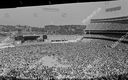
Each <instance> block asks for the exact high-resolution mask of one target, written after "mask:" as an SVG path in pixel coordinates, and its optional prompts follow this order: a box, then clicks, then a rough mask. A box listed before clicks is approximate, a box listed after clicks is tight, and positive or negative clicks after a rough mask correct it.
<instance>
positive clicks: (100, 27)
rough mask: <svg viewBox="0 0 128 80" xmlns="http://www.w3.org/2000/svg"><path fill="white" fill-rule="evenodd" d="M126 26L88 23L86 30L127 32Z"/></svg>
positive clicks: (108, 23)
mask: <svg viewBox="0 0 128 80" xmlns="http://www.w3.org/2000/svg"><path fill="white" fill-rule="evenodd" d="M127 26H128V24H127V23H126V24H121V23H110V22H101V23H90V24H89V25H87V28H86V29H87V30H128V27H127Z"/></svg>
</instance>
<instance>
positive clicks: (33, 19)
mask: <svg viewBox="0 0 128 80" xmlns="http://www.w3.org/2000/svg"><path fill="white" fill-rule="evenodd" d="M127 4H128V0H120V1H112V2H88V3H87V2H86V3H70V4H57V5H44V6H34V7H18V8H12V9H0V24H1V25H19V24H20V25H29V26H34V27H44V25H52V24H53V25H72V24H74V25H75V24H76V25H79V24H88V23H89V21H90V19H93V18H94V19H98V18H99V19H100V18H105V17H117V16H122V15H127V14H128V13H127V12H128V9H127ZM120 5H121V10H120V11H115V12H114V11H113V12H105V9H106V8H109V7H112V6H113V7H116V6H120Z"/></svg>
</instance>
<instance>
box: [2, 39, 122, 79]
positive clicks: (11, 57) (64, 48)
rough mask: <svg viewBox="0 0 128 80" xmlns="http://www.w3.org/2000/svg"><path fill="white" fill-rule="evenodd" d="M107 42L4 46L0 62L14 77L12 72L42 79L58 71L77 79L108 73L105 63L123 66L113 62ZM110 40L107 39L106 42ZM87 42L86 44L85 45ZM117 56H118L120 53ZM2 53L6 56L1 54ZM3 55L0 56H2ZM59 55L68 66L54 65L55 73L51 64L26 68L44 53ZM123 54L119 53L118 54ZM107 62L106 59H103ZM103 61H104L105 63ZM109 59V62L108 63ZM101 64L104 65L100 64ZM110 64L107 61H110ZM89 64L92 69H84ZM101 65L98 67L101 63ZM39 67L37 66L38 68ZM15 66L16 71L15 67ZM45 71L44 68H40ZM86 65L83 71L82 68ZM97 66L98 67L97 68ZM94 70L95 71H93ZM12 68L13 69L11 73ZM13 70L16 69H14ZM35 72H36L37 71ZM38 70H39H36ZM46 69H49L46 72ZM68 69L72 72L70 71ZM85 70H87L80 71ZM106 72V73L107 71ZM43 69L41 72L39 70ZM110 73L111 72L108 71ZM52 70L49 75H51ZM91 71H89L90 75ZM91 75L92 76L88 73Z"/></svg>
mask: <svg viewBox="0 0 128 80" xmlns="http://www.w3.org/2000/svg"><path fill="white" fill-rule="evenodd" d="M106 42H107V41H104V42H102V44H101V41H100V40H99V41H95V40H94V41H91V42H89V43H86V44H83V43H82V42H81V43H80V42H79V43H57V44H42V45H41V44H40V45H39V44H38V45H31V46H19V47H14V48H6V49H4V50H2V51H1V53H0V54H1V64H3V66H4V67H7V68H10V69H11V71H10V72H8V75H10V76H12V75H14V76H16V74H15V73H19V74H23V75H25V76H26V77H27V76H28V77H30V78H37V77H39V76H40V77H41V76H42V75H40V74H44V75H43V77H44V76H45V77H46V78H47V77H48V76H51V77H52V78H56V77H55V76H58V75H60V74H62V75H67V76H69V74H70V76H72V77H73V76H76V77H77V78H79V77H81V76H83V75H86V77H87V78H88V77H93V78H94V77H97V75H96V74H97V72H95V71H99V73H104V74H106V73H108V72H109V69H108V68H107V67H106V66H108V67H109V66H110V68H111V69H114V68H112V66H115V65H116V66H117V65H118V67H116V66H115V68H119V70H121V69H120V68H123V66H121V65H120V64H118V63H116V62H115V60H114V59H116V60H117V58H116V57H115V55H117V54H112V53H117V52H114V51H108V49H107V48H106V46H105V44H104V43H106ZM109 44H111V42H109V41H108V45H109ZM86 45H88V46H86ZM119 53H120V52H118V55H120V56H121V54H119ZM5 54H6V55H5ZM2 55H3V56H2ZM46 55H48V56H61V58H64V59H66V60H67V61H69V64H71V66H72V67H71V68H57V72H55V71H53V70H52V69H55V68H51V67H46V66H45V65H43V64H39V65H37V66H36V67H35V68H32V69H30V70H29V68H28V67H29V66H30V65H31V64H33V63H35V62H36V61H38V60H40V59H41V58H42V57H44V56H46ZM123 55H124V53H123V52H122V57H123ZM108 59H109V60H111V61H107V60H108ZM95 60H97V61H98V60H99V61H98V62H95V63H93V62H94V61H95ZM105 61H107V62H106V63H105ZM111 62H113V64H114V65H113V64H112V63H111ZM103 63H104V64H103ZM110 63H111V64H110ZM89 64H90V65H91V66H93V67H92V68H87V65H89ZM109 64H110V65H109ZM101 65H102V66H101ZM39 66H40V68H39ZM16 68H18V69H19V71H16V70H15V69H16ZM43 68H44V69H45V70H44V69H43ZM85 68H86V70H85ZM99 68H101V69H99ZM95 69H96V70H95ZM13 71H14V72H13ZM15 71H16V72H15ZM38 71H39V73H38ZM40 71H41V72H40ZM45 71H46V72H45ZM47 71H49V72H47ZM72 71H73V72H74V73H72ZM83 71H86V72H87V73H85V72H83ZM107 71H108V72H107ZM42 72H44V73H42ZM110 72H111V71H110ZM52 73H53V74H52ZM92 73H93V74H92ZM91 75H93V76H91Z"/></svg>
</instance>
